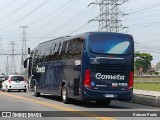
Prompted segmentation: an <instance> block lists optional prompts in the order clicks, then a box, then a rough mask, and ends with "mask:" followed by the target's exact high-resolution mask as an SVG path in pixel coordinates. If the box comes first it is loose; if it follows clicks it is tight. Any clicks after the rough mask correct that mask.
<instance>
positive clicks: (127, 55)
mask: <svg viewBox="0 0 160 120" xmlns="http://www.w3.org/2000/svg"><path fill="white" fill-rule="evenodd" d="M29 53H30V57H29V58H27V59H26V60H25V61H24V67H25V68H26V67H28V77H29V78H30V88H31V90H33V92H34V95H35V96H36V97H37V96H40V94H41V93H44V94H53V95H58V96H61V97H62V100H63V102H64V103H65V104H66V103H69V102H70V99H80V100H90V101H96V102H97V103H98V104H110V102H111V100H114V99H117V100H131V99H132V96H133V76H134V41H133V37H132V36H131V35H128V34H122V33H111V32H86V33H83V34H80V35H75V36H65V37H60V38H56V39H53V40H49V41H46V42H43V43H40V44H39V45H38V46H37V47H36V48H35V49H34V50H32V51H30V49H29Z"/></svg>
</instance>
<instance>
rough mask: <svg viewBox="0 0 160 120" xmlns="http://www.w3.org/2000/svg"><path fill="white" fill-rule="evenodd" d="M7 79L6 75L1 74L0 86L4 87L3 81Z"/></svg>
mask: <svg viewBox="0 0 160 120" xmlns="http://www.w3.org/2000/svg"><path fill="white" fill-rule="evenodd" d="M4 80H5V76H4V75H0V88H2V82H3V81H4Z"/></svg>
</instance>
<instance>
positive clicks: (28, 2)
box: [0, 0, 33, 21]
mask: <svg viewBox="0 0 160 120" xmlns="http://www.w3.org/2000/svg"><path fill="white" fill-rule="evenodd" d="M32 1H33V0H27V2H25V3H24V4H23V5H22V6H21V7H19V8H18V9H16V10H15V11H13V12H11V13H10V14H8V15H6V16H2V18H3V17H4V18H3V19H1V20H0V21H3V20H5V19H7V18H9V17H11V16H12V15H13V14H15V13H16V12H18V11H19V10H21V9H23V8H24V7H25V6H27V5H28V4H30V3H31V2H32Z"/></svg>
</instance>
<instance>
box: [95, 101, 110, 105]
mask: <svg viewBox="0 0 160 120" xmlns="http://www.w3.org/2000/svg"><path fill="white" fill-rule="evenodd" d="M96 103H97V104H99V105H109V104H110V103H111V100H96Z"/></svg>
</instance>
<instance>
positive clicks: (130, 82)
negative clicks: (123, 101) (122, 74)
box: [128, 71, 134, 89]
mask: <svg viewBox="0 0 160 120" xmlns="http://www.w3.org/2000/svg"><path fill="white" fill-rule="evenodd" d="M133 76H134V74H133V72H131V71H130V72H129V81H128V89H130V88H132V87H133Z"/></svg>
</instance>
